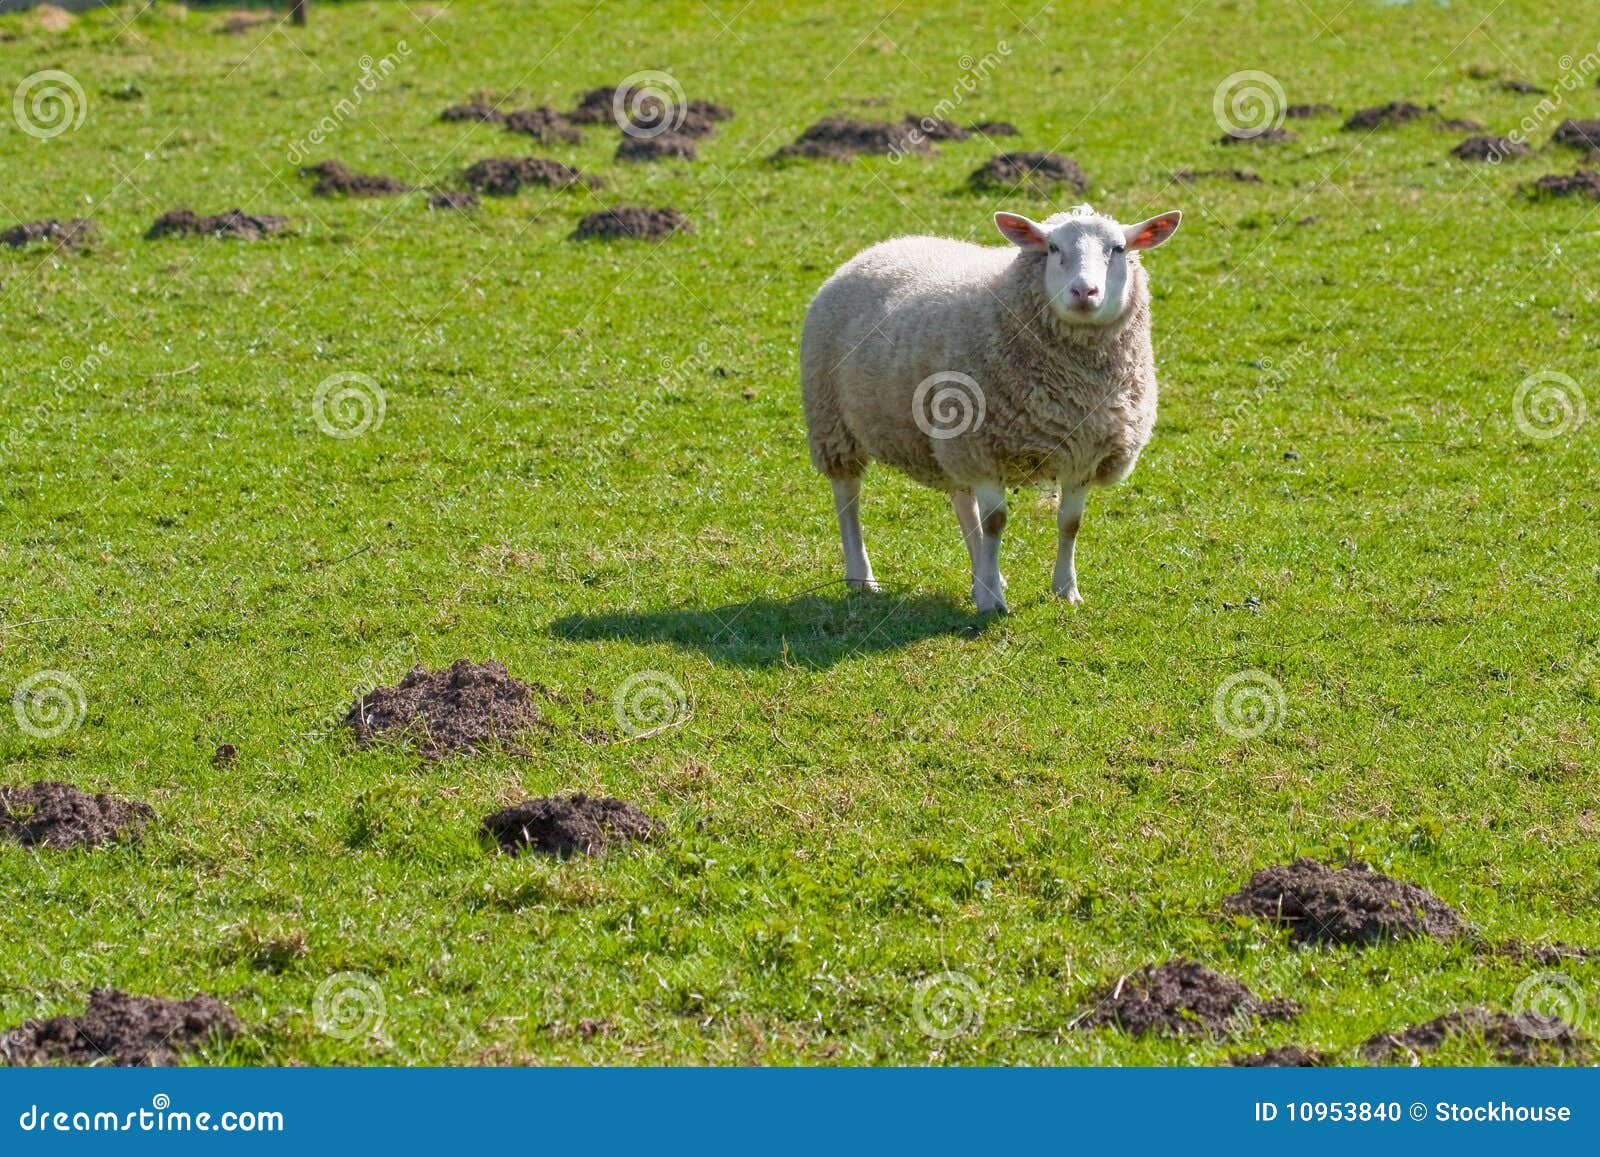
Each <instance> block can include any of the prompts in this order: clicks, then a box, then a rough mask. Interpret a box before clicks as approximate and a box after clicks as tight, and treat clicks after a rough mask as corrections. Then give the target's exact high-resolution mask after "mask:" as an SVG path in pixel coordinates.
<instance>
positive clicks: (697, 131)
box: [624, 107, 717, 139]
mask: <svg viewBox="0 0 1600 1157" xmlns="http://www.w3.org/2000/svg"><path fill="white" fill-rule="evenodd" d="M628 123H629V124H630V125H632V126H633V128H634V129H635V130H637V131H639V132H641V133H651V132H656V133H659V134H660V135H662V136H666V135H668V134H672V135H674V136H680V137H689V138H691V139H698V138H700V137H709V136H710V135H711V134H712V133H714V132H716V131H717V122H716V121H714V120H712V119H711V118H710V117H708V116H702V115H701V114H700V113H697V112H694V111H692V110H690V109H689V108H687V107H684V108H680V109H670V110H669V109H667V108H665V107H662V108H660V109H658V110H655V111H654V112H647V113H645V114H644V115H642V116H635V117H633V118H632V119H631V120H630V121H629V122H628ZM624 131H626V130H624Z"/></svg>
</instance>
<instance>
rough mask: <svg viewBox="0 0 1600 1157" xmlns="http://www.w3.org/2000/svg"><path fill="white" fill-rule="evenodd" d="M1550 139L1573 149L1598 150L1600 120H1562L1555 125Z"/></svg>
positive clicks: (1599, 144)
mask: <svg viewBox="0 0 1600 1157" xmlns="http://www.w3.org/2000/svg"><path fill="white" fill-rule="evenodd" d="M1550 139H1551V140H1552V141H1554V142H1555V143H1556V144H1558V145H1570V146H1571V147H1573V148H1575V149H1593V150H1600V120H1587V121H1586V120H1571V119H1569V120H1564V121H1562V122H1561V123H1560V124H1558V125H1557V126H1556V131H1555V132H1554V133H1552V134H1551V136H1550Z"/></svg>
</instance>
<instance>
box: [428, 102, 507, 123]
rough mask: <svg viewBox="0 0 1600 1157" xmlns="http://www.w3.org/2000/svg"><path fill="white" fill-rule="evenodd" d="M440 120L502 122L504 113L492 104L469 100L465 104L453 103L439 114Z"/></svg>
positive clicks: (504, 117)
mask: <svg viewBox="0 0 1600 1157" xmlns="http://www.w3.org/2000/svg"><path fill="white" fill-rule="evenodd" d="M439 119H440V120H442V121H478V122H480V123H484V124H503V123H504V122H505V119H506V114H505V113H503V112H501V111H500V110H499V109H497V108H495V107H494V105H492V104H484V103H483V102H482V101H476V100H475V101H469V102H468V103H466V104H453V105H451V106H450V107H449V108H447V109H445V110H444V112H442V113H440V114H439Z"/></svg>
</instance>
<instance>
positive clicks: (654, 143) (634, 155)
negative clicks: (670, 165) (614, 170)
mask: <svg viewBox="0 0 1600 1157" xmlns="http://www.w3.org/2000/svg"><path fill="white" fill-rule="evenodd" d="M699 155H700V152H699V150H698V149H696V148H695V147H694V142H693V141H692V140H690V139H689V138H688V137H683V136H679V135H678V134H677V133H662V134H661V135H660V136H658V137H623V138H622V144H620V145H618V146H617V160H619V161H638V162H648V161H663V160H667V159H669V158H671V159H676V160H682V161H692V160H694V159H695V158H696V157H698V156H699Z"/></svg>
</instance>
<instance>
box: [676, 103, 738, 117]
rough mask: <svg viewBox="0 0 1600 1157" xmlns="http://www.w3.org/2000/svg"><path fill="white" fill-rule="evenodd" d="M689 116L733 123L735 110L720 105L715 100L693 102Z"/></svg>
mask: <svg viewBox="0 0 1600 1157" xmlns="http://www.w3.org/2000/svg"><path fill="white" fill-rule="evenodd" d="M687 107H688V109H689V115H690V116H697V117H704V118H705V119H706V120H708V121H731V120H732V119H733V110H732V109H731V108H729V107H728V106H727V105H725V104H718V103H717V102H716V101H714V100H698V99H696V100H691V101H690V102H689V104H688V106H687Z"/></svg>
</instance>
